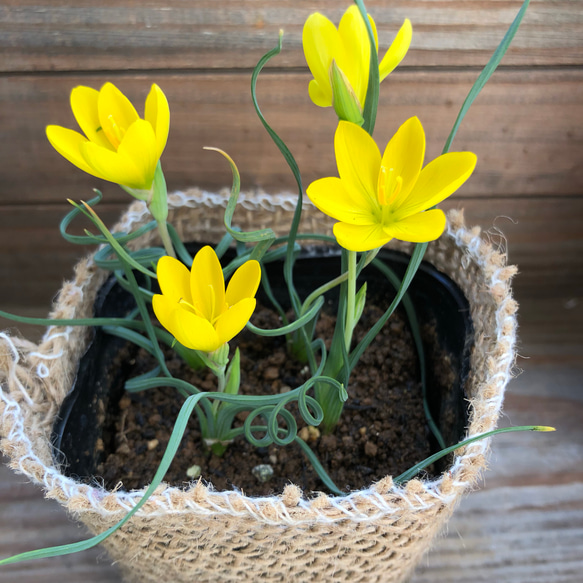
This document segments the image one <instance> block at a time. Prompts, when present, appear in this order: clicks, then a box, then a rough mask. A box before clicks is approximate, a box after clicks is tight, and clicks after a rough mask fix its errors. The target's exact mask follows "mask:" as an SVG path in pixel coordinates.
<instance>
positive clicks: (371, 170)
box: [47, 2, 476, 443]
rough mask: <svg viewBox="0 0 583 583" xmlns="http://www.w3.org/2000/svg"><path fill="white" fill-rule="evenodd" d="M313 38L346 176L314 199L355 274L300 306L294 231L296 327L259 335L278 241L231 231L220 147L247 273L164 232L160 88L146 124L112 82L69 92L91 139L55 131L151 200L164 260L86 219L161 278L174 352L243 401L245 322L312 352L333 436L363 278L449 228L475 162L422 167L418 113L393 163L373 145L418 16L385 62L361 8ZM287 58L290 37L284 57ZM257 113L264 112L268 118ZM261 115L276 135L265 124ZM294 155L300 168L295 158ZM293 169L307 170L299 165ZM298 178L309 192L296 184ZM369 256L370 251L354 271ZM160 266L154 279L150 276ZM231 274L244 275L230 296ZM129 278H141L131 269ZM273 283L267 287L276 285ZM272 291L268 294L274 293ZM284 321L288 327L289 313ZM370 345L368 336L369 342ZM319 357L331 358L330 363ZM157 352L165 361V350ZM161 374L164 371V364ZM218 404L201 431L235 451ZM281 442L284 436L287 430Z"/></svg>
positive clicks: (84, 164)
mask: <svg viewBox="0 0 583 583" xmlns="http://www.w3.org/2000/svg"><path fill="white" fill-rule="evenodd" d="M302 38H303V46H304V53H305V57H306V61H307V63H308V66H309V68H310V71H311V73H312V75H313V80H312V81H311V82H310V84H309V88H308V93H309V97H310V99H311V100H312V101H313V102H314V103H315V104H316V105H318V106H321V107H333V108H334V111H335V112H336V114H337V117H338V125H337V128H336V132H335V135H334V150H335V154H336V162H337V166H338V174H339V176H338V177H335V176H328V177H323V178H320V179H319V180H316V181H314V182H313V183H312V184H310V185H309V186H308V188H307V189H306V195H307V196H308V197H309V199H310V200H311V201H312V203H313V204H314V205H315V206H316V207H317V208H318V209H319V210H320V211H322V212H323V213H325V214H326V215H328V216H330V217H331V218H332V219H334V220H335V221H337V222H336V223H335V224H334V226H333V233H334V236H335V238H336V241H337V243H338V245H339V246H340V247H341V248H343V249H344V250H345V253H347V255H346V269H345V270H344V271H343V272H342V273H340V274H339V276H338V277H337V278H335V279H334V280H333V281H332V282H330V283H329V284H326V285H324V286H323V287H321V288H319V289H317V290H314V292H313V293H312V294H310V296H309V297H308V298H307V299H306V300H305V302H303V303H302V302H301V301H300V298H299V297H297V294H296V292H295V291H294V287H293V257H294V255H293V253H292V251H291V250H292V249H293V247H294V245H295V244H296V242H295V233H296V232H297V224H294V225H292V226H291V227H290V235H289V238H288V240H287V243H286V245H287V246H286V247H285V248H284V250H285V252H286V256H287V259H286V262H285V267H284V269H285V270H287V271H286V273H287V275H286V281H287V283H288V285H289V286H290V289H289V293H290V299H291V305H292V307H293V310H294V312H295V319H294V320H293V321H291V322H288V323H287V324H286V325H285V326H283V327H282V328H281V329H280V330H276V331H273V330H272V331H262V330H259V329H257V328H255V327H254V326H252V325H251V324H250V323H249V320H250V318H251V316H252V314H253V311H254V309H255V305H256V300H255V294H256V292H257V290H258V288H259V285H260V282H261V279H262V277H261V276H262V266H263V263H264V262H265V261H267V258H268V257H269V253H267V250H268V248H269V246H270V245H271V244H272V243H273V241H275V235H273V233H271V232H270V230H269V229H267V230H263V231H257V232H253V233H241V232H239V231H237V229H234V228H232V226H231V221H232V216H233V208H234V205H235V204H236V201H237V195H238V184H239V181H238V170H237V168H236V166H235V163H234V162H233V161H232V160H231V158H230V157H229V156H228V155H227V154H225V153H224V152H222V153H223V154H224V155H225V157H226V158H227V159H228V160H229V162H230V164H231V167H232V170H233V175H234V182H233V195H232V200H231V201H230V203H229V205H228V207H227V211H226V214H225V226H226V229H227V237H230V239H231V240H233V239H235V240H237V241H238V242H239V244H240V246H239V250H240V251H241V245H243V246H244V247H246V250H245V251H244V252H243V254H242V255H241V256H240V257H238V258H237V263H236V265H235V264H229V265H227V266H222V265H221V262H220V259H219V257H218V254H217V253H216V252H215V250H214V249H213V248H212V247H210V246H205V247H203V248H202V249H201V250H200V251H199V252H198V253H197V254H196V256H195V257H194V259H192V258H190V256H189V255H188V253H187V252H186V251H185V249H184V247H183V245H182V242H180V241H179V240H177V238H176V234H175V232H174V231H173V228H172V226H171V225H170V224H168V223H167V220H166V219H167V216H168V208H167V202H166V182H165V179H164V176H163V174H162V170H161V164H160V157H161V155H162V153H163V151H164V148H165V146H166V141H167V138H168V131H169V124H170V113H169V106H168V101H167V99H166V97H165V95H164V93H163V92H162V90H161V89H160V87H158V86H157V85H153V86H152V88H151V90H150V93H149V94H148V97H147V99H146V104H145V111H144V117H143V118H141V117H140V116H139V114H138V113H137V111H136V109H135V108H134V106H133V105H132V104H131V103H130V101H129V100H128V99H127V98H126V97H125V96H124V95H123V94H122V93H121V91H120V90H119V89H117V88H116V87H115V86H114V85H112V84H111V83H106V84H105V85H103V87H102V88H101V89H100V90H99V91H97V90H95V89H92V88H89V87H76V88H75V89H73V91H72V93H71V108H72V110H73V114H74V116H75V119H76V120H77V122H78V124H79V127H80V128H81V130H82V131H83V134H84V135H83V134H81V133H78V132H76V131H73V130H70V129H66V128H63V127H60V126H48V127H47V137H48V139H49V141H50V142H51V144H52V145H53V146H54V148H55V149H56V150H57V151H58V152H59V153H60V154H62V155H63V156H64V157H65V158H66V159H67V160H69V161H70V162H72V163H73V164H75V165H76V166H78V167H79V168H80V169H81V170H84V171H85V172H88V173H89V174H92V175H93V176H96V177H98V178H102V179H105V180H109V181H111V182H115V183H117V184H119V185H120V186H121V187H122V188H124V189H125V190H126V191H128V192H129V193H130V194H131V195H132V196H134V197H136V198H139V199H142V200H144V201H145V202H146V203H147V204H148V208H149V209H150V211H151V212H152V215H153V217H154V219H155V221H156V225H157V227H158V229H159V232H160V237H161V239H162V242H163V244H164V250H163V251H162V252H161V253H158V254H157V255H156V254H154V255H152V252H151V253H149V254H145V255H142V256H138V255H136V254H132V253H131V252H129V250H127V249H126V248H125V247H124V245H123V244H120V243H119V241H118V240H116V239H115V237H113V236H112V235H111V234H110V233H109V232H107V231H106V230H105V227H104V226H103V224H102V223H101V222H100V221H98V219H97V218H96V214H95V211H94V210H93V209H90V208H89V207H88V206H86V207H85V209H81V210H82V211H83V212H85V213H86V214H87V215H88V216H89V218H91V219H92V220H94V222H95V224H96V225H97V226H98V227H99V228H100V230H101V231H102V235H103V238H102V239H101V241H103V242H107V243H108V244H109V245H110V247H109V249H110V251H111V252H113V253H115V254H116V255H117V256H118V260H119V261H121V263H122V264H123V265H125V266H126V267H127V268H128V269H130V268H131V269H139V270H140V271H142V273H143V274H145V275H147V276H148V277H153V278H155V279H156V280H157V284H158V286H159V288H160V291H161V293H151V292H148V293H147V294H146V296H145V297H146V300H147V302H151V303H152V308H153V311H154V314H155V316H156V318H157V320H158V322H159V324H160V325H161V326H162V327H163V328H164V329H165V330H166V331H167V332H168V333H169V334H170V338H171V339H172V346H174V347H175V348H176V350H178V351H179V352H180V354H181V355H182V356H183V357H184V358H185V359H186V360H187V361H188V362H190V363H191V364H193V366H197V365H198V364H197V363H203V365H206V366H208V367H209V368H210V369H211V370H212V371H213V372H214V373H215V374H216V375H217V378H218V381H217V390H218V391H219V392H225V391H227V392H230V393H231V394H236V393H238V391H239V381H238V380H237V379H239V374H238V372H237V370H236V369H237V367H238V366H239V364H238V358H234V359H233V360H232V361H231V362H230V364H229V342H230V341H231V340H232V339H233V338H234V337H235V336H236V335H237V334H238V333H239V332H241V330H242V329H243V328H244V327H245V326H248V327H249V328H250V329H252V330H253V331H254V332H256V333H259V334H267V335H275V334H280V335H283V334H285V335H286V336H288V341H289V342H288V345H289V346H290V347H291V350H292V352H293V353H294V354H296V355H302V356H301V357H302V358H305V359H306V360H307V362H308V364H309V366H310V368H311V370H312V374H313V377H312V381H311V384H310V385H309V386H310V387H311V386H314V388H315V394H316V396H315V399H316V402H317V403H318V407H321V409H322V419H323V427H324V429H325V430H326V431H331V430H333V428H334V426H335V424H336V423H337V421H338V417H339V415H340V413H341V411H342V402H343V399H344V397H345V395H344V393H343V391H344V387H345V386H346V384H347V383H348V382H349V374H350V370H351V369H352V368H353V366H354V361H355V359H356V357H355V356H354V355H352V354H351V350H352V336H353V331H354V328H355V326H356V324H357V323H358V321H359V319H360V316H361V314H362V310H363V307H364V303H365V301H366V286H363V287H362V288H361V289H360V290H359V291H358V292H357V289H356V280H357V276H358V275H359V274H360V272H361V271H362V269H363V268H364V266H366V265H368V264H369V263H371V262H372V261H373V260H374V257H375V255H376V253H377V252H378V250H379V249H380V248H381V247H382V246H384V245H385V244H386V243H388V242H389V241H390V240H391V239H393V238H394V239H399V240H403V241H410V242H414V243H427V242H429V241H433V240H435V239H437V238H438V237H439V236H440V235H441V234H442V233H443V231H444V229H445V223H446V220H445V215H444V213H443V211H442V210H440V209H437V208H435V206H436V205H437V204H438V203H440V202H441V201H443V200H444V199H445V198H447V197H448V196H450V195H451V194H453V193H454V192H455V191H456V190H457V189H458V188H459V187H460V186H461V185H462V184H463V183H464V182H465V181H466V180H467V179H468V178H469V176H470V175H471V174H472V171H473V170H474V167H475V165H476V156H475V155H474V154H472V153H471V152H447V153H445V154H443V155H441V156H439V157H438V158H436V159H435V160H433V161H432V162H430V163H429V164H427V165H425V166H424V158H425V132H424V130H423V126H422V125H421V122H420V121H419V119H418V118H417V117H412V118H410V119H408V120H404V122H403V123H402V125H401V127H400V128H399V130H398V131H397V133H396V134H395V135H394V136H393V137H392V139H391V140H390V141H389V143H388V144H387V146H386V148H385V150H384V153H383V154H381V152H380V150H379V148H378V146H377V144H376V143H375V141H374V139H373V137H372V131H373V128H374V120H375V117H376V106H377V100H376V97H377V96H378V91H379V85H380V83H381V82H382V81H383V80H384V79H385V78H386V77H387V76H388V75H389V74H390V73H391V72H392V71H393V70H394V69H395V68H396V67H397V66H398V65H399V63H400V62H401V61H402V60H403V58H404V57H405V55H406V53H407V51H408V49H409V46H410V43H411V38H412V26H411V22H410V21H409V20H405V21H404V23H403V25H402V26H401V28H400V30H399V31H398V32H397V34H396V36H395V39H394V40H393V42H392V44H391V45H390V47H389V49H388V50H387V51H386V53H385V55H384V57H383V58H382V59H381V60H380V62H379V59H378V46H379V40H378V33H377V28H376V25H375V21H374V19H373V18H372V17H370V16H368V15H367V14H366V12H365V11H364V8H363V6H362V5H361V4H359V3H358V2H357V5H353V6H350V7H349V8H348V9H347V10H346V12H345V13H344V15H343V16H342V18H341V20H340V23H339V25H338V28H337V27H336V26H335V25H334V24H333V23H332V22H331V21H330V20H328V19H327V18H326V17H325V16H323V15H321V14H319V13H315V14H312V15H311V16H309V17H308V19H307V20H306V23H305V25H304V29H303V35H302ZM279 50H281V39H280V45H279V47H278V50H276V52H279ZM258 67H259V66H258ZM259 70H260V69H258V71H259ZM252 90H253V91H254V90H255V89H254V84H253V89H252ZM258 114H259V115H260V116H262V114H261V113H260V111H259V110H258ZM262 120H263V121H264V123H265V125H266V126H267V127H268V124H267V122H266V121H265V119H264V118H262ZM272 135H273V133H272ZM283 147H285V146H283ZM211 149H213V148H211ZM282 151H283V150H282ZM288 154H289V155H286V156H287V158H288V160H289V159H290V157H291V154H290V153H289V151H288ZM292 170H294V173H297V169H294V167H293V165H292ZM296 179H297V181H298V184H301V179H300V177H299V175H297V176H296ZM300 196H302V192H300ZM298 220H299V219H298ZM173 233H174V234H173ZM127 237H128V238H131V237H132V235H127ZM93 240H95V239H93ZM358 253H363V254H365V255H364V256H363V259H362V261H361V262H360V263H358V264H357V254H358ZM177 255H180V258H177ZM152 265H154V266H155V272H152V271H151V270H150V267H152ZM187 265H189V266H190V270H189V268H188V267H187ZM223 269H225V270H228V271H229V273H232V274H233V275H232V277H231V280H230V282H229V285H228V287H227V288H226V289H225V280H224V275H223ZM127 277H128V279H130V278H131V276H130V275H129V274H128V275H127ZM342 282H346V285H345V286H343V287H342V290H343V291H342V293H343V294H345V298H344V303H343V304H342V305H343V306H345V307H343V308H342V310H343V313H341V314H339V317H338V319H337V325H336V328H337V329H336V332H335V334H334V339H333V340H332V346H333V347H334V346H336V347H338V346H339V345H342V346H343V350H338V349H335V350H332V351H331V352H330V354H328V355H326V354H325V347H324V345H323V344H321V343H319V342H318V341H314V340H313V339H312V335H313V332H314V329H315V328H314V318H315V317H316V316H317V313H318V310H319V306H320V305H321V303H319V302H323V294H324V293H326V292H327V291H328V290H329V289H331V288H333V287H336V286H338V285H339V284H341V283H342ZM265 285H266V286H268V284H267V282H265ZM266 290H267V291H268V292H269V288H268V287H267V288H266ZM137 293H141V292H140V291H139V290H138V292H137ZM403 293H404V290H403ZM144 314H145V312H144ZM389 315H390V314H389ZM282 317H284V316H282ZM387 317H388V316H387ZM285 320H286V322H287V321H288V320H287V316H285ZM146 328H148V326H146ZM152 333H156V334H158V335H159V334H160V332H155V331H154V332H152ZM373 338H374V335H373V334H369V336H367V343H369V344H370V342H371V341H372V339H373ZM152 341H154V339H152ZM318 350H320V351H321V352H322V354H321V355H320V356H319V357H318V355H317V352H318ZM153 352H154V353H155V354H157V352H156V349H155V348H153ZM319 360H320V362H321V364H319ZM160 366H161V367H162V369H164V367H163V363H161V364H160ZM192 390H193V391H194V392H195V393H196V390H195V389H192ZM243 398H244V397H243V396H241V399H243ZM221 407H222V408H227V409H228V405H227V403H222V405H221V406H220V407H219V406H218V404H217V403H215V405H214V406H213V407H212V408H211V409H210V410H208V411H211V414H210V417H209V418H208V419H207V420H206V421H201V424H202V425H203V426H204V428H203V433H204V432H206V437H205V438H206V439H207V440H209V439H210V440H211V441H213V440H214V442H220V443H225V442H226V441H228V439H227V437H226V436H228V435H230V433H229V432H230V431H231V429H230V427H229V424H222V425H221V424H220V423H219V422H218V419H219V409H221ZM213 428H214V429H213ZM248 437H249V435H248ZM272 438H273V440H274V441H277V440H278V439H279V438H278V436H277V432H276V433H274V434H273V435H272Z"/></svg>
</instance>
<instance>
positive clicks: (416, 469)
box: [393, 425, 554, 484]
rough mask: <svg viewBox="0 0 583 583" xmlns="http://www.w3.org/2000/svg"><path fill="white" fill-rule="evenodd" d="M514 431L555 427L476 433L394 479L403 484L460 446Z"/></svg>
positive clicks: (543, 429)
mask: <svg viewBox="0 0 583 583" xmlns="http://www.w3.org/2000/svg"><path fill="white" fill-rule="evenodd" d="M512 431H543V432H544V431H554V428H553V427H541V426H539V425H521V426H518V427H502V428H500V429H494V430H493V431H488V432H486V433H481V434H480V435H476V436H474V437H470V438H468V439H464V440H463V441H460V442H459V443H457V444H456V445H452V446H450V447H446V448H445V449H442V450H441V451H438V452H437V453H434V454H433V455H432V456H429V457H428V458H426V459H424V460H423V461H422V462H419V463H418V464H415V465H414V466H413V467H412V468H410V469H408V470H407V471H406V472H403V473H402V474H400V475H399V476H397V477H396V478H395V479H394V480H393V481H394V482H395V484H402V483H403V482H407V481H408V480H411V479H412V478H414V477H415V476H416V475H417V474H418V473H419V472H420V471H421V470H423V469H424V468H426V467H427V466H430V465H431V464H432V463H434V462H436V461H437V460H439V459H441V458H442V457H445V456H446V455H448V454H450V453H452V452H454V451H455V450H456V449H459V448H460V447H465V446H466V445H470V443H474V442H475V441H480V440H481V439H485V438H487V437H492V436H493V435H498V433H510V432H512Z"/></svg>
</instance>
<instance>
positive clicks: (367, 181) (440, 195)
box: [306, 117, 476, 251]
mask: <svg viewBox="0 0 583 583" xmlns="http://www.w3.org/2000/svg"><path fill="white" fill-rule="evenodd" d="M334 150H335V152H336V163H337V165H338V173H339V174H340V178H336V177H329V178H321V179H320V180H316V181H315V182H312V184H310V186H309V187H308V189H307V191H306V194H307V195H308V197H309V198H310V200H311V201H312V202H313V203H314V205H315V206H316V207H317V208H318V209H320V210H321V211H322V212H323V213H325V214H327V215H329V216H331V217H332V218H333V219H336V220H337V221H340V222H338V223H336V224H335V225H334V236H335V237H336V240H337V241H338V244H339V245H341V246H342V247H344V248H345V249H348V250H350V251H369V250H371V249H377V248H379V247H382V246H383V245H384V244H385V243H388V242H389V241H390V240H391V239H393V238H395V239H400V240H401V241H412V242H415V243H422V242H426V241H433V240H434V239H437V238H438V237H439V236H440V235H441V234H442V233H443V231H444V229H445V215H444V213H443V211H441V210H439V209H432V210H427V209H430V208H431V207H433V206H435V205H436V204H438V203H439V202H441V201H442V200H443V199H445V198H447V197H448V196H449V195H451V194H453V193H454V192H455V191H456V190H457V189H458V188H459V187H460V186H461V185H462V184H463V183H464V182H465V181H466V180H467V179H468V178H469V176H470V175H471V173H472V172H473V170H474V168H475V166H476V155H475V154H473V153H472V152H450V153H447V154H443V155H441V156H439V157H438V158H436V159H435V160H433V161H432V162H430V163H429V164H428V165H427V166H425V168H423V169H422V166H423V159H424V157H425V132H424V131H423V126H422V125H421V122H420V121H419V120H418V119H417V118H416V117H412V118H410V119H408V120H407V121H406V122H405V123H404V124H403V125H402V126H401V127H400V128H399V130H398V131H397V133H396V134H395V135H394V136H393V138H392V139H391V141H390V142H389V143H388V145H387V147H386V149H385V152H384V154H383V156H382V158H381V153H380V151H379V149H378V147H377V145H376V143H375V142H374V140H373V139H372V138H371V137H370V135H369V134H368V133H367V132H366V131H364V130H363V129H362V128H360V127H359V126H357V125H355V124H353V123H349V122H345V121H341V122H340V123H339V124H338V128H337V130H336V134H335V136H334Z"/></svg>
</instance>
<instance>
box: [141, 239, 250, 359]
mask: <svg viewBox="0 0 583 583" xmlns="http://www.w3.org/2000/svg"><path fill="white" fill-rule="evenodd" d="M157 275H158V283H159V284H160V289H161V291H162V294H161V295H160V294H156V295H155V296H154V298H153V301H152V305H153V308H154V313H155V314H156V317H157V318H158V320H159V321H160V324H162V326H164V328H166V329H167V330H168V331H169V332H170V333H171V334H172V335H173V336H174V337H175V338H176V340H178V342H180V343H181V344H183V345H184V346H186V347H187V348H192V349H194V350H202V351H203V352H214V351H215V350H216V349H217V348H219V347H220V346H222V345H223V344H224V343H225V342H228V341H229V340H231V338H233V337H234V336H236V335H237V334H238V333H239V332H241V330H242V329H243V328H244V327H245V324H247V322H248V321H249V318H250V317H251V314H253V310H254V309H255V293H256V292H257V288H258V287H259V281H260V279H261V267H260V266H259V263H258V262H257V261H255V260H250V261H247V262H245V263H244V264H243V265H241V267H239V268H238V269H237V271H235V273H234V274H233V277H232V278H231V280H230V281H229V285H228V286H227V291H226V292H225V280H224V278H223V271H222V269H221V264H220V262H219V259H218V257H217V255H216V253H215V252H214V250H213V249H212V247H208V246H206V247H203V248H202V249H201V250H200V251H199V252H198V253H197V254H196V256H195V258H194V261H193V262H192V268H191V270H190V271H188V268H187V267H186V266H185V265H184V264H183V263H181V262H180V261H178V260H177V259H174V258H173V257H168V256H164V257H161V258H160V260H159V261H158V266H157Z"/></svg>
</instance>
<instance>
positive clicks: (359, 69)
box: [336, 4, 376, 107]
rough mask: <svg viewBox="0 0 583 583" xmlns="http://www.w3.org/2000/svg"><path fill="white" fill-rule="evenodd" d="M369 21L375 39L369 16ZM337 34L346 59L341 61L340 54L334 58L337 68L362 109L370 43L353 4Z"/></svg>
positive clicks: (366, 82) (360, 17)
mask: <svg viewBox="0 0 583 583" xmlns="http://www.w3.org/2000/svg"><path fill="white" fill-rule="evenodd" d="M369 21H370V23H371V26H372V29H373V32H374V34H375V38H376V25H375V23H374V20H373V19H372V17H371V16H370V15H369ZM338 34H339V35H340V39H341V41H342V45H343V47H344V55H345V59H346V60H343V59H342V56H341V55H342V53H341V55H339V56H338V57H337V58H336V60H337V62H338V66H339V67H340V68H341V69H342V71H343V72H344V74H345V75H346V76H347V77H348V80H349V81H350V84H351V86H352V88H353V89H354V92H355V93H356V96H357V98H358V100H359V103H360V104H361V106H362V107H364V101H365V99H366V89H367V86H368V73H369V68H370V41H369V38H368V31H367V30H366V26H365V24H364V20H363V19H362V16H361V14H360V11H359V10H358V7H357V6H355V5H354V4H353V5H352V6H350V7H349V8H348V9H347V10H346V12H344V15H343V16H342V19H341V20H340V25H339V26H338Z"/></svg>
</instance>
